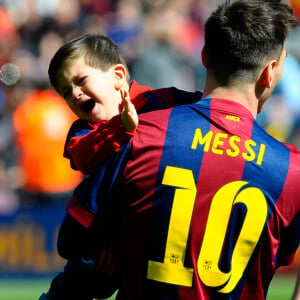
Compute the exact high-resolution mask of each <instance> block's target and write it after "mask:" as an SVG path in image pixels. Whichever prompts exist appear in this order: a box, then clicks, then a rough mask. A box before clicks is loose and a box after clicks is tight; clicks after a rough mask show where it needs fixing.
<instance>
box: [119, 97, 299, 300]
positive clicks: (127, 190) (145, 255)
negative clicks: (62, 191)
mask: <svg viewBox="0 0 300 300" xmlns="http://www.w3.org/2000/svg"><path fill="white" fill-rule="evenodd" d="M299 159H300V156H299V152H298V151H297V150H295V149H292V148H291V147H289V146H286V145H284V144H282V143H280V142H278V141H277V140H275V139H274V138H272V137H271V136H270V135H268V134H267V133H266V132H265V131H264V130H263V129H262V128H260V127H259V125H258V124H257V123H256V121H255V119H254V118H253V117H252V115H251V114H250V112H249V111H248V110H246V109H245V108H244V107H243V106H241V105H239V104H237V103H235V102H232V101H228V100H223V99H202V100H201V101H199V102H197V103H196V104H191V105H184V106H178V107H175V108H172V109H168V110H162V111H158V112H156V113H147V114H144V115H141V117H140V125H139V127H138V130H137V132H136V134H135V135H134V138H133V140H132V142H131V148H130V160H129V162H128V163H127V165H126V167H125V170H124V173H123V179H122V182H121V186H120V187H119V188H118V190H119V191H120V194H119V200H120V201H119V203H120V220H121V226H120V228H121V234H120V236H121V241H120V243H121V257H122V258H121V261H122V273H123V277H122V281H121V287H120V290H119V298H118V299H143V300H144V299H158V300H168V299H186V300H196V299H265V297H266V293H267V289H268V286H269V283H270V280H271V279H272V276H273V274H274V272H275V269H276V268H277V267H278V266H280V265H283V264H288V263H290V262H291V260H292V258H293V255H294V253H295V251H296V249H297V247H298V245H299V236H298V234H297V231H296V230H297V229H296V228H298V229H299V206H300V201H299V200H300V199H299V198H300V197H299V191H298V188H297V187H298V186H299V184H300V182H299V178H300V176H299V175H300V161H299ZM297 191H298V192H297Z"/></svg>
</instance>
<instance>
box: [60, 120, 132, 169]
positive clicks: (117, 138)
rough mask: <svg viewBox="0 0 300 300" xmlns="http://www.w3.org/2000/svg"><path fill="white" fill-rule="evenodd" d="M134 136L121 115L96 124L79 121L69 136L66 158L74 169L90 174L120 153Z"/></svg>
mask: <svg viewBox="0 0 300 300" xmlns="http://www.w3.org/2000/svg"><path fill="white" fill-rule="evenodd" d="M132 135H133V133H132V132H128V131H126V129H125V128H124V126H123V124H122V122H121V116H120V115H118V116H115V117H114V118H112V119H111V120H109V121H103V122H99V123H96V124H92V123H90V122H87V121H83V120H77V121H75V122H74V123H73V125H72V126H71V128H70V130H69V133H68V135H67V140H66V143H65V148H64V157H66V158H68V159H70V164H71V167H72V168H73V169H75V170H80V171H81V172H83V173H85V174H89V173H91V171H92V170H94V169H95V167H96V166H99V165H100V164H101V163H103V162H104V161H105V160H107V159H108V158H109V157H110V156H111V155H112V154H113V153H115V152H118V151H119V150H120V148H121V145H122V144H123V143H125V142H126V141H128V140H129V138H130V137H131V136H132Z"/></svg>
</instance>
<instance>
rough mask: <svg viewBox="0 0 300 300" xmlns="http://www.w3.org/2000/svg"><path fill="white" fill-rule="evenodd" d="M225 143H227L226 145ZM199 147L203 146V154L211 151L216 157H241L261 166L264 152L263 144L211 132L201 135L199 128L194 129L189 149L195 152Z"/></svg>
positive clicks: (264, 146)
mask: <svg viewBox="0 0 300 300" xmlns="http://www.w3.org/2000/svg"><path fill="white" fill-rule="evenodd" d="M225 141H227V143H226V144H225ZM199 145H201V146H203V151H204V152H209V151H211V152H212V153H214V154H216V155H224V154H226V155H228V156H230V157H238V156H239V155H241V156H242V158H243V159H245V160H246V161H249V162H250V161H254V162H255V163H256V164H257V165H262V163H263V159H264V155H265V151H266V145H265V144H258V143H256V142H255V141H254V140H251V139H249V140H246V141H242V140H241V138H240V137H239V136H237V135H231V136H230V135H228V134H227V133H224V132H217V133H216V132H213V131H212V130H209V131H208V132H207V133H206V134H205V135H203V133H202V130H201V128H196V130H195V133H194V137H193V141H192V145H191V149H193V150H196V149H197V148H198V147H199ZM225 145H226V146H225ZM242 146H243V149H242ZM244 149H245V150H246V151H245V150H244Z"/></svg>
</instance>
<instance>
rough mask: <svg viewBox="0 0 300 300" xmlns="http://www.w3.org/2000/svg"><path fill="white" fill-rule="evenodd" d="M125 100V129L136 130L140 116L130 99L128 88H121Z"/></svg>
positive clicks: (122, 118)
mask: <svg viewBox="0 0 300 300" xmlns="http://www.w3.org/2000/svg"><path fill="white" fill-rule="evenodd" d="M120 93H121V97H122V100H123V110H122V113H121V120H122V123H123V125H124V127H125V129H126V130H127V131H129V132H134V131H135V130H136V128H137V126H138V124H139V118H138V115H137V112H136V109H135V107H134V105H133V104H132V103H131V101H130V97H129V93H128V91H126V90H122V89H121V90H120Z"/></svg>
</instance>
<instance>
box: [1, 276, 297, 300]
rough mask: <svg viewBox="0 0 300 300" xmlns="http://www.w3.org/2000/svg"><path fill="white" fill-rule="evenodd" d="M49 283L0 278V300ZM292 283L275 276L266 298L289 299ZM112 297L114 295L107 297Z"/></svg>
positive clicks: (25, 295) (31, 294)
mask: <svg viewBox="0 0 300 300" xmlns="http://www.w3.org/2000/svg"><path fill="white" fill-rule="evenodd" d="M49 283H50V279H16V280H8V279H0V300H38V298H39V296H40V295H41V294H42V293H43V292H44V291H46V290H47V289H48V287H49ZM294 284H295V277H293V276H275V278H274V279H273V281H272V284H271V286H270V289H269V293H268V297H267V300H290V299H291V296H292V292H293V288H294ZM114 299H115V297H114V296H113V297H111V298H109V300H114Z"/></svg>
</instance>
